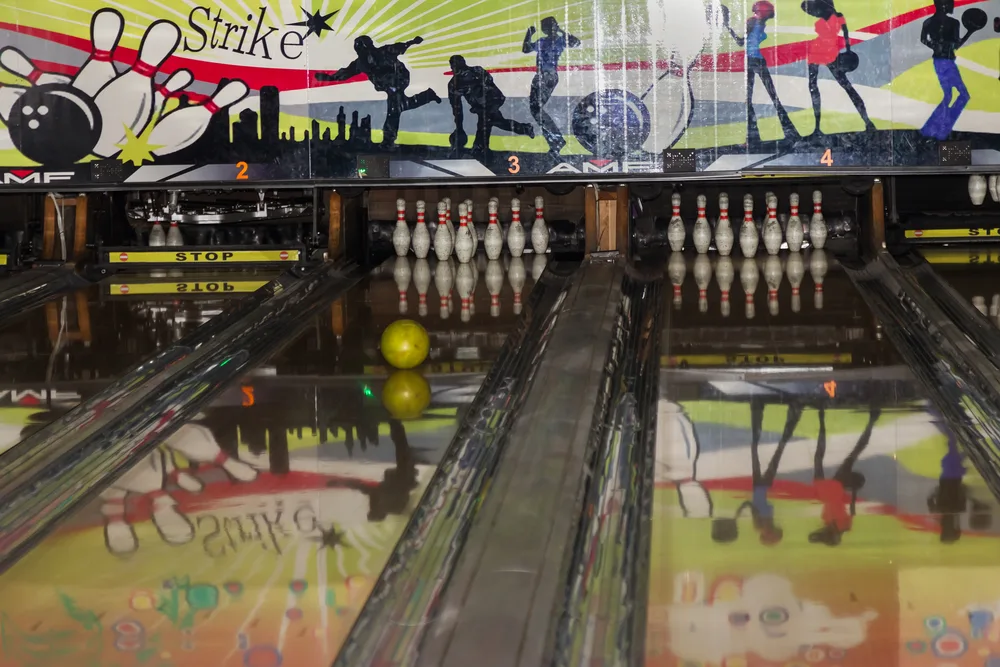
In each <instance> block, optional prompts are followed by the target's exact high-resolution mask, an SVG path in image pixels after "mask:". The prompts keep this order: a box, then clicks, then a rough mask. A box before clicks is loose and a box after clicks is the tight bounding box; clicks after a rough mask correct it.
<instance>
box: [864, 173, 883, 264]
mask: <svg viewBox="0 0 1000 667" xmlns="http://www.w3.org/2000/svg"><path fill="white" fill-rule="evenodd" d="M868 222H869V224H868V231H867V233H866V234H865V240H866V242H867V244H868V248H867V250H868V251H869V252H873V253H874V252H878V251H880V250H882V249H883V248H885V191H884V190H883V187H882V181H881V180H880V179H876V180H875V185H874V186H873V187H872V192H871V215H870V218H869V221H868Z"/></svg>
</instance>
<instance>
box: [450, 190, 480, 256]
mask: <svg viewBox="0 0 1000 667" xmlns="http://www.w3.org/2000/svg"><path fill="white" fill-rule="evenodd" d="M475 247H476V246H475V244H473V242H472V232H471V231H470V230H469V218H468V207H467V205H466V203H465V202H462V203H461V204H459V205H458V230H457V231H456V232H455V257H457V258H458V261H459V262H461V263H462V264H465V263H467V262H468V261H469V260H471V259H472V255H473V253H474V252H475Z"/></svg>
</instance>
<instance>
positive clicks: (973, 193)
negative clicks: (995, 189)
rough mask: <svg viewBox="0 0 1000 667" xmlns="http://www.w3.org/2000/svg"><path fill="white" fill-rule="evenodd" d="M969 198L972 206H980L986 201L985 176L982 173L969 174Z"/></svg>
mask: <svg viewBox="0 0 1000 667" xmlns="http://www.w3.org/2000/svg"><path fill="white" fill-rule="evenodd" d="M969 199H971V200H972V204H973V206H982V204H983V202H984V201H986V177H985V176H983V175H982V174H973V175H972V176H969Z"/></svg>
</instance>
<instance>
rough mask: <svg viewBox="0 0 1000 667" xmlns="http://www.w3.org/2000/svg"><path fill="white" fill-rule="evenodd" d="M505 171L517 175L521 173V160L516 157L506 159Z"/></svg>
mask: <svg viewBox="0 0 1000 667" xmlns="http://www.w3.org/2000/svg"><path fill="white" fill-rule="evenodd" d="M507 164H508V166H507V171H508V172H509V173H511V174H517V173H520V172H521V160H520V158H518V157H517V156H516V155H511V156H510V157H509V158H507Z"/></svg>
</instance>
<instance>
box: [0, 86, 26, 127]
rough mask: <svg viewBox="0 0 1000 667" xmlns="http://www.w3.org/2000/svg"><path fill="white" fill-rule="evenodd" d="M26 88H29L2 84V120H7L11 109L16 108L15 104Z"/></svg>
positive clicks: (0, 99) (0, 106)
mask: <svg viewBox="0 0 1000 667" xmlns="http://www.w3.org/2000/svg"><path fill="white" fill-rule="evenodd" d="M26 90H28V89H27V88H25V87H24V86H11V85H6V86H0V120H2V121H3V122H4V123H6V122H7V117H8V116H9V115H10V110H11V109H13V108H14V104H15V103H17V100H18V98H20V97H21V95H24V91H26Z"/></svg>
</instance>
